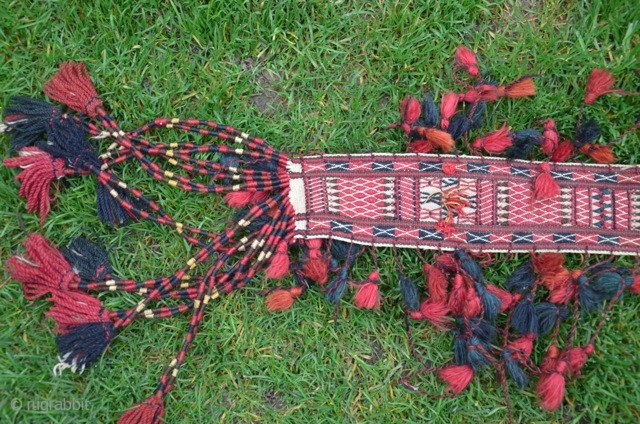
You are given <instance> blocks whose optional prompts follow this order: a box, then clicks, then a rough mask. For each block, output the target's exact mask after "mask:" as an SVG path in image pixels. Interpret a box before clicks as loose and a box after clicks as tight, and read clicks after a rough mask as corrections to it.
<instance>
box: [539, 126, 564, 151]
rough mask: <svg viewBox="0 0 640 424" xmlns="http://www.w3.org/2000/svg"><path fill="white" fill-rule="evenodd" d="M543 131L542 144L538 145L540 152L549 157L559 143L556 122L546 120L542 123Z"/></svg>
mask: <svg viewBox="0 0 640 424" xmlns="http://www.w3.org/2000/svg"><path fill="white" fill-rule="evenodd" d="M543 127H544V131H542V143H540V150H542V152H543V153H544V154H545V155H547V156H551V155H552V154H553V152H554V150H556V148H557V147H558V143H559V142H560V136H559V135H558V130H557V129H556V122H555V121H554V120H553V119H546V120H545V121H544V123H543Z"/></svg>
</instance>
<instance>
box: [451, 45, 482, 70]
mask: <svg viewBox="0 0 640 424" xmlns="http://www.w3.org/2000/svg"><path fill="white" fill-rule="evenodd" d="M456 65H457V66H460V67H462V68H464V69H466V71H467V72H468V73H469V75H471V76H472V77H477V76H478V75H480V71H479V70H478V63H477V62H476V55H475V54H474V53H473V52H472V51H471V50H469V49H468V48H466V47H464V46H460V47H458V49H457V50H456Z"/></svg>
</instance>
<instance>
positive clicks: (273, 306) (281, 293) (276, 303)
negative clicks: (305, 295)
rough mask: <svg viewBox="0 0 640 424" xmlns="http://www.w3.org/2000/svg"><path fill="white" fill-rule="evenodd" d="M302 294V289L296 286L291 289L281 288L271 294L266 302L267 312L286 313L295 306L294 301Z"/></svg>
mask: <svg viewBox="0 0 640 424" xmlns="http://www.w3.org/2000/svg"><path fill="white" fill-rule="evenodd" d="M301 294H302V287H299V286H294V287H291V288H280V289H276V290H274V291H272V292H271V293H269V295H268V296H267V298H266V299H265V302H266V304H267V310H268V311H269V312H273V311H284V310H286V309H289V308H290V307H291V305H293V301H294V300H295V298H296V297H298V296H300V295H301Z"/></svg>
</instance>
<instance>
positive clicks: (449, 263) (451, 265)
mask: <svg viewBox="0 0 640 424" xmlns="http://www.w3.org/2000/svg"><path fill="white" fill-rule="evenodd" d="M435 261H436V263H437V264H438V268H439V269H442V270H443V271H444V272H449V273H453V272H455V271H456V270H457V269H458V262H456V259H455V258H454V256H453V255H452V254H451V253H443V254H441V255H438V256H437V257H436V258H435Z"/></svg>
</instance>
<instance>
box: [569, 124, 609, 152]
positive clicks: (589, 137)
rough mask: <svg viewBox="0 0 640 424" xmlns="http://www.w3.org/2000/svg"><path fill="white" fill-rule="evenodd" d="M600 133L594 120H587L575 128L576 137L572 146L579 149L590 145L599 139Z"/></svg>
mask: <svg viewBox="0 0 640 424" xmlns="http://www.w3.org/2000/svg"><path fill="white" fill-rule="evenodd" d="M601 135H602V133H601V132H600V128H598V124H597V123H596V121H595V120H593V119H589V120H587V121H585V122H584V123H582V124H581V125H580V126H579V127H578V128H576V137H575V139H574V141H573V145H574V146H575V147H576V148H580V147H582V146H583V145H585V144H591V143H593V142H594V141H596V140H597V139H599V138H600V136H601Z"/></svg>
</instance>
